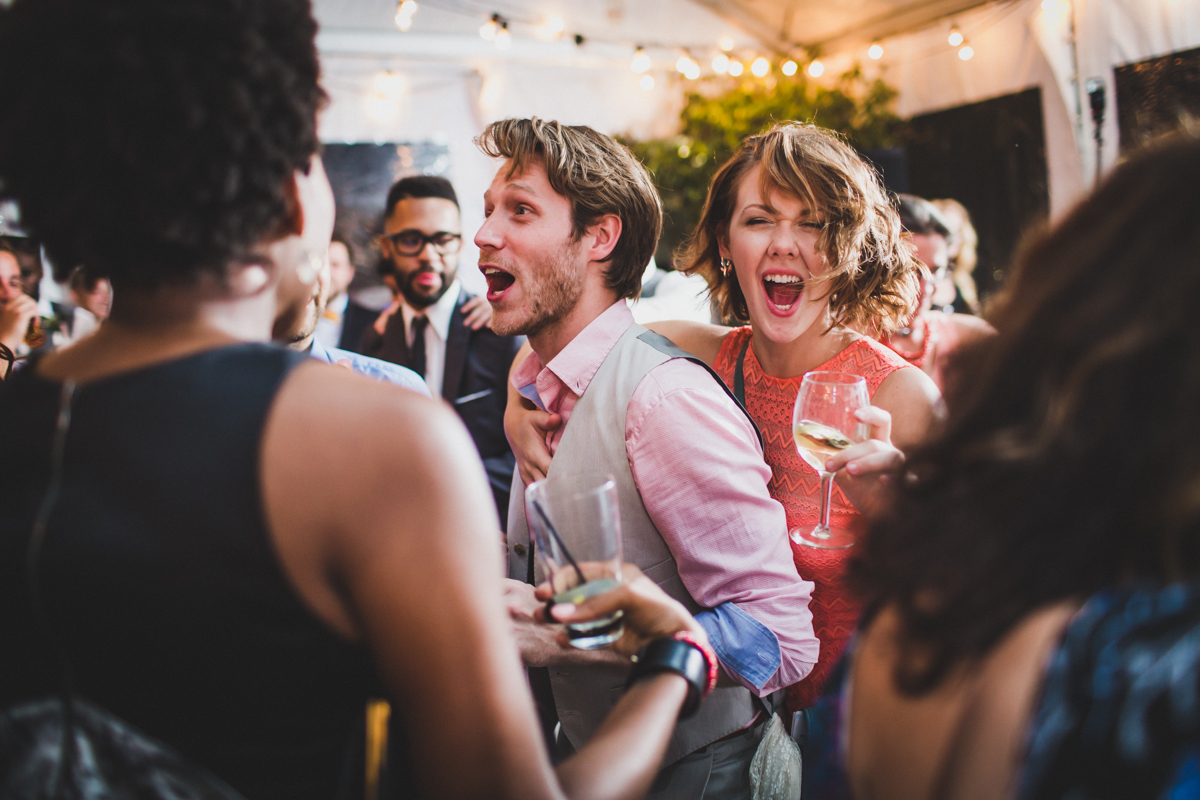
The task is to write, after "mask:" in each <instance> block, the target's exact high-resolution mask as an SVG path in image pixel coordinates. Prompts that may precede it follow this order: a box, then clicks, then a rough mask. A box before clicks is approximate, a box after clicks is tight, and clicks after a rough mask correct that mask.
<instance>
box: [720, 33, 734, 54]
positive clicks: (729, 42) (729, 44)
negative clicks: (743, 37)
mask: <svg viewBox="0 0 1200 800" xmlns="http://www.w3.org/2000/svg"><path fill="white" fill-rule="evenodd" d="M721 49H722V50H724V51H725V52H726V53H728V52H729V51H730V50H732V49H733V38H732V37H729V36H722V37H721Z"/></svg>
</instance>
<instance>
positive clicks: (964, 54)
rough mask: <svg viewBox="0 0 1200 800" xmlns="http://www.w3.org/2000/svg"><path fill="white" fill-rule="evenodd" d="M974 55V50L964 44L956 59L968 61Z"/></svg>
mask: <svg viewBox="0 0 1200 800" xmlns="http://www.w3.org/2000/svg"><path fill="white" fill-rule="evenodd" d="M973 55H975V50H974V49H973V48H972V47H971V45H969V44H964V45H963V46H962V47H961V48H959V51H958V57H959V58H961V59H962V60H963V61H970V60H971V56H973Z"/></svg>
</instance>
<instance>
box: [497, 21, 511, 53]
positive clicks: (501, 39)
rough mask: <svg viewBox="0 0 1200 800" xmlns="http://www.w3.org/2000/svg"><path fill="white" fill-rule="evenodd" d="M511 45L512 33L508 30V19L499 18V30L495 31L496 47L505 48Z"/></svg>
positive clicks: (498, 48)
mask: <svg viewBox="0 0 1200 800" xmlns="http://www.w3.org/2000/svg"><path fill="white" fill-rule="evenodd" d="M510 47H512V34H511V33H509V32H508V21H507V20H501V22H500V30H498V31H496V49H497V50H507V49H508V48H510Z"/></svg>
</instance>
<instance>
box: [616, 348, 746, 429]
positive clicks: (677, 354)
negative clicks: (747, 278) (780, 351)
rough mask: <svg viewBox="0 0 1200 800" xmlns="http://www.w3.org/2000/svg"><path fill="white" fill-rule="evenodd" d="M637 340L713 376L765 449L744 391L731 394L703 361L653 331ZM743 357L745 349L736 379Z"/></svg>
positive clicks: (740, 369) (744, 352)
mask: <svg viewBox="0 0 1200 800" xmlns="http://www.w3.org/2000/svg"><path fill="white" fill-rule="evenodd" d="M638 340H639V341H642V342H645V343H646V344H648V345H650V346H651V347H653V348H654V349H655V350H657V351H658V352H660V353H662V354H664V355H668V356H670V357H671V358H684V359H687V360H688V361H691V362H692V363H693V364H699V365H700V366H702V367H704V369H705V370H706V371H707V372H708V374H709V375H712V376H713V380H715V381H716V382H717V385H718V386H720V387H721V389H722V390H723V391H724V392H725V394H727V395H729V399H730V400H732V401H733V402H734V403H736V404H737V407H738V408H740V409H741V410H742V413H743V414H745V415H746V419H747V420H749V421H750V424H751V425H752V426H753V427H754V434H755V435H756V436H757V437H758V446H759V447H762V448H765V447H766V445H765V444H764V443H763V435H762V431H760V430H759V429H758V425H755V423H754V419H753V418H751V416H750V412H748V411H746V403H745V394H746V393H745V391H744V390H743V391H742V392H740V393H737V392H736V391H734V392H731V391H730V390H729V387H728V386H726V385H725V381H723V380H721V376H720V375H718V374H717V373H716V372H715V371H714V370H713V368H712V367H710V366H709V365H708V364H705V363H704V361H703V359H699V358H697V357H696V356H694V355H692V354H691V353H689V352H687V351H686V350H683V349H680V347H679V346H678V345H677V344H675V343H674V342H672V341H671V340H670V339H668V338H667V337H665V336H663V335H662V334H660V333H655V332H654V331H646V332H645V333H643V334H641V335H640V336H638ZM748 343H749V340H747V344H748ZM745 357H746V350H745V348H743V349H742V355H741V356H740V357H739V358H738V369H737V377H738V378H740V377H741V374H742V359H743V358H745ZM739 394H740V396H739Z"/></svg>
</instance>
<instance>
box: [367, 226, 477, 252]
mask: <svg viewBox="0 0 1200 800" xmlns="http://www.w3.org/2000/svg"><path fill="white" fill-rule="evenodd" d="M383 238H385V239H387V240H388V241H390V242H391V243H392V247H394V248H396V252H397V253H399V254H400V255H402V256H416V255H420V254H421V251H422V250H424V249H425V245H427V244H431V245H433V249H434V250H435V251H436V252H438V253H440V254H441V255H448V254H450V253H453V252H456V251H457V250H458V248H459V247H461V246H462V234H461V233H450V232H449V231H438V232H437V233H434V234H431V235H429V236H426V235H425V234H423V233H421V232H420V231H418V230H413V229H411V228H410V229H408V230H403V231H400V232H399V233H385V234H384V236H383Z"/></svg>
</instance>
